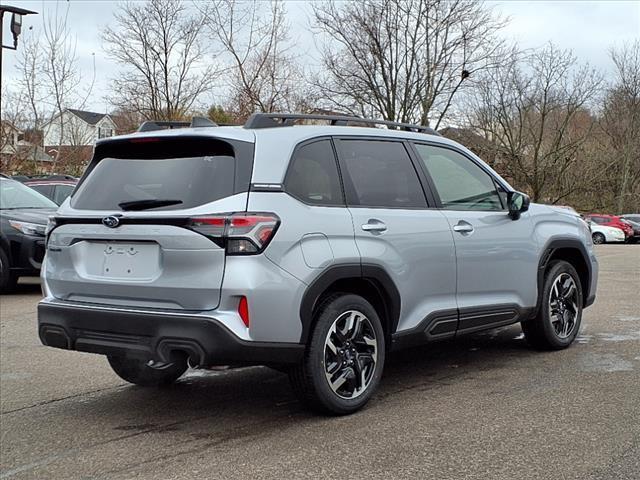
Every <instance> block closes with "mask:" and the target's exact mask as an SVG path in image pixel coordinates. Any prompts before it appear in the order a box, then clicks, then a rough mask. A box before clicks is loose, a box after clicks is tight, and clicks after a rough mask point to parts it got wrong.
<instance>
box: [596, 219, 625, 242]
mask: <svg viewBox="0 0 640 480" xmlns="http://www.w3.org/2000/svg"><path fill="white" fill-rule="evenodd" d="M590 227H591V238H592V239H593V243H594V244H596V245H600V244H603V243H614V242H616V243H617V242H625V241H626V240H627V236H626V235H625V233H624V232H623V231H622V230H620V229H619V228H617V227H607V226H606V225H598V224H597V223H591V224H590Z"/></svg>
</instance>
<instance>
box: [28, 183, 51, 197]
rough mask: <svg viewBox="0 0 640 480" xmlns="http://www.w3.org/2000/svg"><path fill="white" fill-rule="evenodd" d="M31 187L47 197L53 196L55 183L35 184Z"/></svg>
mask: <svg viewBox="0 0 640 480" xmlns="http://www.w3.org/2000/svg"><path fill="white" fill-rule="evenodd" d="M31 188H33V189H34V190H35V191H36V192H38V193H41V194H42V195H44V196H45V197H47V198H51V197H52V196H53V185H33V186H32V187H31Z"/></svg>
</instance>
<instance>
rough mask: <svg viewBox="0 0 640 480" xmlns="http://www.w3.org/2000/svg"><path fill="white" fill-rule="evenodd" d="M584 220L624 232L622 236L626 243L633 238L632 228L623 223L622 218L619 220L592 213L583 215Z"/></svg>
mask: <svg viewBox="0 0 640 480" xmlns="http://www.w3.org/2000/svg"><path fill="white" fill-rule="evenodd" d="M585 218H586V219H587V220H588V221H591V222H593V223H597V224H598V225H604V226H606V227H616V228H619V229H620V230H622V231H623V232H624V236H625V238H626V240H627V241H628V240H629V239H630V238H631V237H633V227H632V226H631V225H630V224H628V223H626V222H624V221H623V220H622V218H620V217H619V216H617V215H606V214H600V213H594V214H591V215H585Z"/></svg>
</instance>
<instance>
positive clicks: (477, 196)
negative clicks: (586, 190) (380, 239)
mask: <svg viewBox="0 0 640 480" xmlns="http://www.w3.org/2000/svg"><path fill="white" fill-rule="evenodd" d="M414 147H415V150H416V152H417V153H418V157H419V158H420V160H421V161H422V163H423V165H424V167H425V168H426V170H427V171H428V173H429V175H430V177H431V180H432V182H433V185H434V187H435V190H436V194H437V195H438V197H439V204H440V206H441V208H442V210H441V211H442V213H443V214H444V215H445V216H446V218H447V220H448V222H449V225H450V226H451V229H452V231H453V238H454V242H455V248H456V258H457V303H458V308H459V311H460V323H459V325H458V329H459V331H473V330H480V329H482V328H486V327H487V326H488V325H492V326H496V325H499V324H508V323H511V322H513V321H514V319H515V318H517V317H518V316H519V315H522V314H523V313H524V312H525V311H526V309H528V308H531V307H534V306H535V304H536V291H537V268H538V258H537V245H536V242H535V239H534V237H533V229H532V222H531V220H530V218H529V215H528V213H524V214H523V215H522V217H521V218H520V219H518V220H516V221H514V220H512V219H511V218H510V217H509V216H508V212H507V205H506V191H505V189H504V188H503V187H502V186H500V184H499V183H498V181H497V180H496V179H494V177H493V175H492V174H490V172H488V171H487V170H485V169H484V168H482V167H481V166H480V164H478V163H476V162H475V161H474V160H472V159H471V158H470V157H468V156H466V155H464V154H463V153H462V152H459V151H457V150H454V149H450V148H446V147H442V146H435V145H429V144H426V143H425V144H421V143H415V144H414Z"/></svg>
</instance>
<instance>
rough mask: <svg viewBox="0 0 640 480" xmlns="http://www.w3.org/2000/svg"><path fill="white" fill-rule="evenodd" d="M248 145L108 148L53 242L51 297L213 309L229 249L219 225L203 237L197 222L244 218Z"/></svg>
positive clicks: (48, 270) (169, 143)
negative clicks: (240, 214) (222, 217)
mask: <svg viewBox="0 0 640 480" xmlns="http://www.w3.org/2000/svg"><path fill="white" fill-rule="evenodd" d="M241 143H244V142H235V143H234V144H231V143H229V142H226V141H222V140H215V139H203V138H202V137H201V138H200V139H196V140H190V139H189V138H185V137H181V138H180V139H177V138H176V139H172V138H166V139H162V140H160V139H156V140H154V141H153V142H151V141H149V142H147V143H136V144H131V145H119V144H116V145H114V146H113V147H111V148H108V147H109V146H108V144H107V145H106V146H105V148H103V149H102V153H101V154H100V152H98V157H97V158H96V159H95V160H94V161H93V162H92V164H91V165H90V167H89V169H88V174H87V175H86V176H85V177H84V178H83V179H82V180H81V182H80V183H79V184H78V187H77V189H76V191H75V192H74V194H73V196H72V198H71V202H70V207H68V208H66V209H65V208H63V209H62V210H61V212H62V213H61V214H60V215H59V218H58V219H57V222H58V224H59V226H57V227H56V228H55V229H54V230H53V231H52V233H51V235H50V238H49V242H48V251H47V257H46V262H45V279H46V282H47V286H48V288H49V291H50V293H51V294H52V295H53V296H54V297H56V298H59V299H63V300H71V301H77V302H89V303H97V304H101V303H104V304H109V305H123V306H136V307H145V308H164V309H176V310H209V309H213V308H215V307H216V306H217V305H218V303H219V300H220V288H221V285H222V278H223V273H224V266H225V249H224V248H223V246H222V242H220V241H219V240H217V239H216V238H214V237H215V235H213V234H211V235H209V233H208V232H210V231H211V232H212V231H213V230H215V228H216V226H215V225H213V223H212V224H211V225H205V226H204V227H197V226H194V222H193V219H195V218H202V217H203V216H205V217H206V216H207V215H215V214H219V213H229V212H240V211H245V210H246V205H247V191H248V186H249V181H250V174H251V173H250V172H251V162H252V158H253V147H252V145H251V144H244V145H241ZM247 163H248V165H247ZM247 167H248V168H247ZM220 228H223V227H220Z"/></svg>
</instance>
